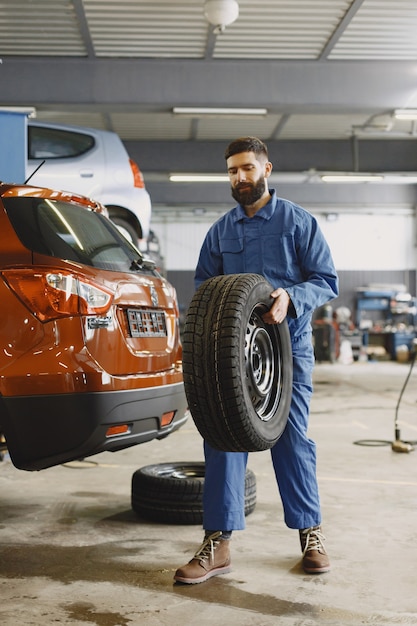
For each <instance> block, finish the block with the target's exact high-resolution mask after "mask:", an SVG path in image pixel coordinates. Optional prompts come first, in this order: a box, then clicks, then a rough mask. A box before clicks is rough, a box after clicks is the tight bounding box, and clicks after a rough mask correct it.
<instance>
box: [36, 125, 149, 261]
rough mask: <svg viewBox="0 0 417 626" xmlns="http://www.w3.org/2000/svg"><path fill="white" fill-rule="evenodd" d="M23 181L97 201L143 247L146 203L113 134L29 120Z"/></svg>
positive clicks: (134, 171)
mask: <svg viewBox="0 0 417 626" xmlns="http://www.w3.org/2000/svg"><path fill="white" fill-rule="evenodd" d="M38 167H39V169H38V170H37V171H36V168H38ZM26 178H30V183H31V185H36V186H39V187H49V188H52V189H60V190H62V191H71V192H73V193H77V194H81V195H83V196H87V197H90V198H93V199H94V200H97V201H99V202H100V203H101V204H103V205H104V206H105V207H106V208H107V211H108V214H109V217H110V218H111V220H112V221H113V222H114V223H115V224H117V226H118V227H119V229H120V230H121V231H122V232H123V234H124V235H125V236H126V237H127V238H128V239H130V240H131V241H132V242H133V243H134V244H135V245H136V246H139V240H142V244H141V249H143V247H144V246H143V242H144V241H145V242H146V239H147V238H148V235H149V225H150V220H151V212H152V208H151V199H150V196H149V193H148V192H147V190H146V189H145V183H144V180H143V176H142V173H141V171H140V169H139V167H138V165H137V164H136V163H135V162H134V161H132V159H130V158H129V155H128V153H127V151H126V148H125V147H124V145H123V143H122V140H121V139H120V137H119V136H118V135H117V134H116V133H113V132H110V131H105V130H98V129H94V128H83V127H80V126H67V125H63V124H52V123H46V122H38V121H36V120H34V119H29V120H28V161H27V171H26ZM145 247H146V245H145Z"/></svg>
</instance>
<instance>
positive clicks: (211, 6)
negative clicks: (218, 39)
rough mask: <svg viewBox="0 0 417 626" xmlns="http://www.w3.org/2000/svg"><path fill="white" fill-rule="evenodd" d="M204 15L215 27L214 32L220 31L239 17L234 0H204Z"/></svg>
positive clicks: (237, 7)
mask: <svg viewBox="0 0 417 626" xmlns="http://www.w3.org/2000/svg"><path fill="white" fill-rule="evenodd" d="M204 15H205V18H206V20H207V21H208V22H210V24H213V25H214V26H215V27H216V28H215V32H218V33H221V32H222V31H224V29H225V28H226V26H229V24H232V23H233V22H234V21H235V20H237V18H238V17H239V5H238V3H237V2H236V0H206V2H205V3H204Z"/></svg>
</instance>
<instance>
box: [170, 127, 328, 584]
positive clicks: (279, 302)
mask: <svg viewBox="0 0 417 626" xmlns="http://www.w3.org/2000/svg"><path fill="white" fill-rule="evenodd" d="M225 158H226V163H227V171H228V175H229V179H230V183H231V193H232V196H233V198H234V199H235V200H236V202H237V203H238V204H237V206H236V207H235V208H233V209H231V210H230V211H228V212H227V213H226V214H225V215H223V216H222V217H221V218H220V219H219V220H218V221H217V222H216V223H215V224H213V225H212V226H211V228H210V229H209V231H208V233H207V235H206V238H205V240H204V242H203V245H202V248H201V251H200V256H199V260H198V264H197V268H196V273H195V285H196V288H197V287H198V286H199V285H200V284H201V283H202V282H204V281H205V280H207V279H208V278H211V277H213V276H218V275H225V274H238V273H256V274H261V275H263V276H264V277H265V278H266V279H267V280H268V281H269V282H270V283H271V285H272V286H273V288H274V291H273V292H272V297H273V298H274V302H273V304H272V307H271V309H270V310H269V311H268V312H267V313H266V314H265V315H264V317H263V319H264V321H265V322H267V323H270V324H280V323H282V322H283V321H284V320H285V319H287V321H288V327H289V331H290V336H291V344H292V352H293V389H292V400H291V408H290V413H289V417H288V422H287V424H286V427H285V429H284V432H283V434H282V435H281V437H280V438H279V439H278V441H277V442H276V443H275V444H274V446H273V447H272V448H271V457H272V463H273V467H274V471H275V476H276V480H277V484H278V489H279V493H280V496H281V500H282V505H283V510H284V520H285V523H286V525H287V526H288V527H289V528H293V529H297V530H298V531H299V536H300V543H301V551H302V555H303V556H302V567H303V569H304V571H305V572H307V573H309V574H319V573H322V572H327V571H329V570H330V561H329V557H328V555H327V553H326V550H325V548H324V539H325V538H324V536H323V533H322V529H321V510H320V499H319V491H318V485H317V477H316V446H315V443H314V442H313V441H312V440H311V439H309V438H308V436H307V428H308V418H309V405H310V399H311V394H312V391H313V388H312V371H313V366H314V349H313V344H312V328H311V318H312V314H313V311H314V309H316V308H317V307H319V306H321V305H322V304H324V303H325V302H328V301H329V300H331V299H332V298H335V297H336V296H337V295H338V278H337V274H336V271H335V268H334V264H333V261H332V257H331V253H330V250H329V246H328V244H327V243H326V240H325V239H324V236H323V234H322V232H321V230H320V228H319V226H318V223H317V221H316V219H315V218H314V217H313V216H312V215H311V214H310V213H308V212H307V211H306V210H305V209H303V208H302V207H300V206H298V205H296V204H294V203H293V202H290V201H289V200H284V199H282V198H279V197H277V195H276V193H275V190H273V189H271V190H269V188H268V181H267V179H268V177H269V176H270V175H271V171H272V163H271V162H270V161H269V158H268V149H267V147H266V145H265V144H264V143H263V142H262V141H261V140H260V139H258V138H257V137H242V138H240V139H236V140H235V141H233V142H232V143H231V144H230V145H229V146H228V147H227V149H226V152H225ZM204 454H205V482H204V494H203V527H204V530H205V535H204V540H203V543H202V545H201V546H200V547H199V549H198V550H197V552H196V553H195V555H194V557H193V558H192V559H191V561H189V563H187V564H186V565H184V566H183V567H181V568H179V569H178V570H177V571H176V573H175V576H174V580H176V581H178V582H181V583H201V582H204V581H205V580H207V579H209V578H211V577H212V576H217V575H218V574H225V573H227V572H229V571H230V569H231V558H230V539H231V535H232V531H233V530H242V529H244V528H245V513H244V502H245V473H246V464H247V459H248V453H247V452H223V451H220V450H216V449H214V448H212V447H211V446H210V445H209V444H208V443H207V442H206V441H205V442H204Z"/></svg>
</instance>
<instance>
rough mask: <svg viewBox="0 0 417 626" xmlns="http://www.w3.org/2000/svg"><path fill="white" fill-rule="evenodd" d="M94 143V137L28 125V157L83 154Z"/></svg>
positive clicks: (52, 157)
mask: <svg viewBox="0 0 417 626" xmlns="http://www.w3.org/2000/svg"><path fill="white" fill-rule="evenodd" d="M94 145H95V141H94V137H92V136H91V135H87V134H85V133H77V132H69V131H67V130H59V129H55V128H43V127H42V126H28V157H29V159H61V158H65V157H76V156H80V155H81V154H85V153H86V152H88V151H89V150H91V149H92V148H93V147H94Z"/></svg>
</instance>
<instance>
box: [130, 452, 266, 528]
mask: <svg viewBox="0 0 417 626" xmlns="http://www.w3.org/2000/svg"><path fill="white" fill-rule="evenodd" d="M204 478H205V463H204V462H184V463H181V462H178V463H159V464H157V465H147V466H145V467H142V468H140V469H138V470H136V472H134V474H133V476H132V509H133V510H134V511H135V512H136V513H138V514H139V515H141V516H142V517H144V518H146V519H149V520H151V521H154V522H163V523H164V524H202V522H203V488H204ZM255 505H256V477H255V474H254V473H253V472H252V470H250V469H246V476H245V515H249V514H250V513H252V511H253V510H254V509H255Z"/></svg>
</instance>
